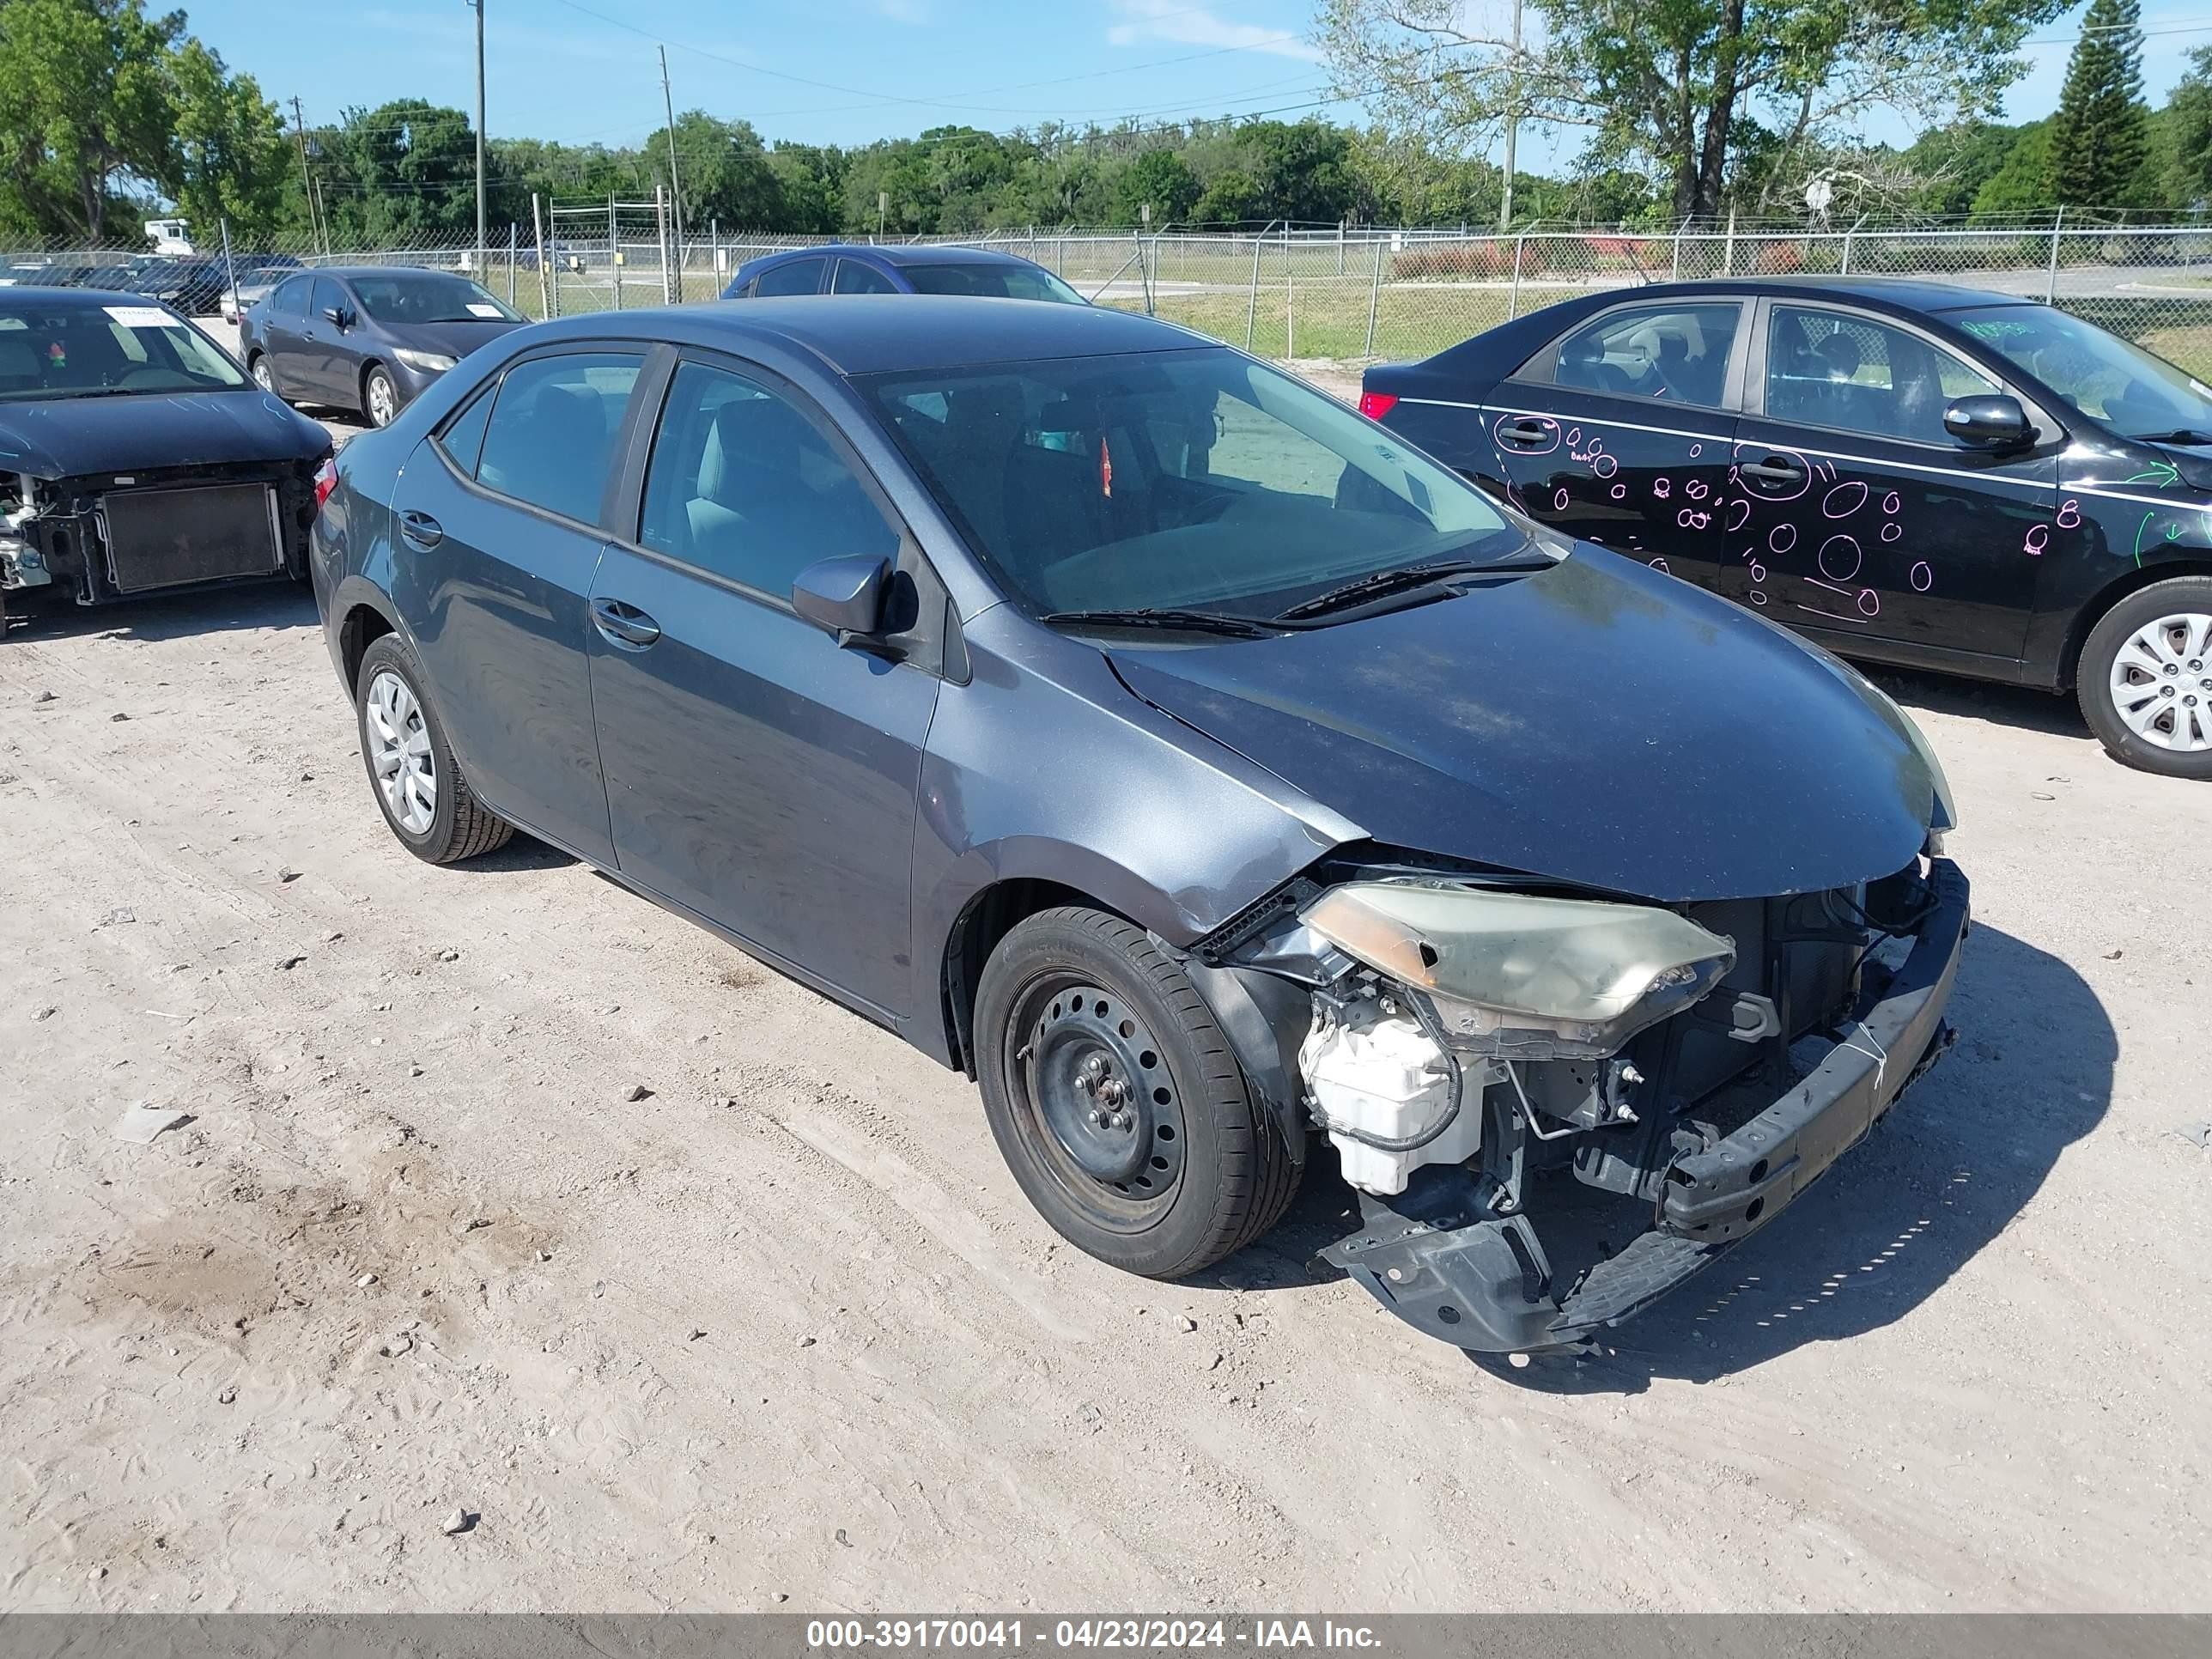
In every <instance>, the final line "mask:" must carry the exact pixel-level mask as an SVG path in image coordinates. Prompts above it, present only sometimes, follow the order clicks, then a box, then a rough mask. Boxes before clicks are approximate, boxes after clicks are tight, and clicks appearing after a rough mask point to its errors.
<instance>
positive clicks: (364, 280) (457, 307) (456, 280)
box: [349, 270, 522, 323]
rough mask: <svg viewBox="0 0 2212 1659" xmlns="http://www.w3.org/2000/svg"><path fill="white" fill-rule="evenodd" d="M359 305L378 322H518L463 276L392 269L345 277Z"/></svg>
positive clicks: (516, 315)
mask: <svg viewBox="0 0 2212 1659" xmlns="http://www.w3.org/2000/svg"><path fill="white" fill-rule="evenodd" d="M349 280H350V281H351V283H353V291H354V294H355V296H356V298H358V299H359V300H360V301H361V308H362V310H363V311H365V312H367V313H368V314H369V315H370V316H372V317H374V318H375V319H376V320H377V321H378V322H380V323H519V322H520V321H521V320H522V318H521V316H520V314H519V313H516V312H513V311H510V310H508V309H507V307H506V306H504V305H502V304H501V302H500V301H497V300H495V299H494V298H492V296H491V293H490V291H489V289H485V288H483V287H482V286H480V285H479V284H477V283H472V282H471V281H470V280H469V279H468V278H467V277H465V276H444V275H441V273H439V272H437V271H435V270H394V271H389V272H379V273H378V274H377V275H376V276H355V277H352V278H349Z"/></svg>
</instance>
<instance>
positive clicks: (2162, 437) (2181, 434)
mask: <svg viewBox="0 0 2212 1659" xmlns="http://www.w3.org/2000/svg"><path fill="white" fill-rule="evenodd" d="M2136 442H2137V443H2142V444H2187V445H2192V446H2193V445H2197V444H2212V432H2199V431H2198V430H2197V428H2195V427H2193V426H2185V427H2180V428H2177V429H2175V430H2174V431H2172V432H2145V433H2142V434H2140V435H2137V437H2136Z"/></svg>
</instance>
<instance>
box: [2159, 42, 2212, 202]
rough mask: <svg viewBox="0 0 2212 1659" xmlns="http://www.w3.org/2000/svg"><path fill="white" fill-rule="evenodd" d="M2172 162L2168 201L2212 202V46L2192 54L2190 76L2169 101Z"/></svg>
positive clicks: (2167, 103) (2167, 116)
mask: <svg viewBox="0 0 2212 1659" xmlns="http://www.w3.org/2000/svg"><path fill="white" fill-rule="evenodd" d="M2166 119H2167V125H2168V126H2169V128H2170V129H2171V132H2172V142H2173V159H2172V166H2171V168H2170V170H2169V172H2168V173H2167V180H2168V184H2167V199H2168V200H2169V201H2172V203H2174V204H2176V205H2178V206H2181V207H2195V206H2197V205H2198V204H2201V203H2203V202H2205V201H2207V200H2212V46H2198V47H2197V48H2195V49H2194V50H2193V51H2191V52H2190V54H2189V72H2188V73H2187V74H2185V75H2184V76H2182V77H2181V80H2180V82H2179V84H2177V85H2176V86H2175V87H2174V88H2173V94H2172V96H2171V97H2170V98H2168V99H2167V100H2166Z"/></svg>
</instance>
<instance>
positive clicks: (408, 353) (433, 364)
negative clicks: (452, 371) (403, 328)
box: [392, 346, 460, 374]
mask: <svg viewBox="0 0 2212 1659" xmlns="http://www.w3.org/2000/svg"><path fill="white" fill-rule="evenodd" d="M392 356H395V357H397V358H398V359H399V361H400V362H403V363H404V364H406V365H407V367H408V368H419V369H421V370H422V372H423V373H424V374H444V373H445V372H446V371H447V369H449V368H452V367H453V365H454V364H455V363H457V362H460V359H459V358H458V357H448V356H447V355H446V354H445V353H444V352H442V351H412V350H410V349H408V348H407V347H405V346H401V347H399V348H398V349H397V350H395V351H394V352H393V353H392Z"/></svg>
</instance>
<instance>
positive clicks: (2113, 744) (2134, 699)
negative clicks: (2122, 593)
mask: <svg viewBox="0 0 2212 1659" xmlns="http://www.w3.org/2000/svg"><path fill="white" fill-rule="evenodd" d="M2075 696H2078V697H2079V698H2080V699H2081V714H2082V717H2083V718H2084V719H2086V720H2087V721H2088V722H2089V729H2090V730H2091V731H2092V732H2095V733H2096V734H2097V740H2098V741H2099V742H2100V743H2101V744H2104V745H2105V747H2106V750H2109V751H2110V752H2111V754H2112V758H2113V759H2115V760H2117V761H2118V762H2120V763H2122V764H2123V765H2126V766H2132V767H2136V768H2137V769H2140V770H2142V771H2145V772H2156V773H2159V774H2160V775H2163V776H2166V777H2169V778H2207V779H2212V576H2176V577H2172V578H2169V579H2168V580H2165V581H2162V582H2153V583H2152V584H2151V585H2150V586H2148V587H2145V588H2142V589H2139V590H2138V591H2137V592H2133V593H2130V594H2129V595H2128V596H2127V597H2126V598H2125V599H2122V600H2121V601H2120V602H2119V603H2118V605H2114V606H2113V607H2112V609H2111V610H2110V611H2106V613H2105V614H2104V615H2103V616H2102V617H2099V618H2098V620H2097V625H2096V626H2095V627H2094V628H2092V629H2090V630H2089V637H2088V638H2087V640H2085V641H2083V642H2082V645H2081V663H2080V665H2079V666H2078V667H2077V669H2076V670H2075Z"/></svg>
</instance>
